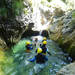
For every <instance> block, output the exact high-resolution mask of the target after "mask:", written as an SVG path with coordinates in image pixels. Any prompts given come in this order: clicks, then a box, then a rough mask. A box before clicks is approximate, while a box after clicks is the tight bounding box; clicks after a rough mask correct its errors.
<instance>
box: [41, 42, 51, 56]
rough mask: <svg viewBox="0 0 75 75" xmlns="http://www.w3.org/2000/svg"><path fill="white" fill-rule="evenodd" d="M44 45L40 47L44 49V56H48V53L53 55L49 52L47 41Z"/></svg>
mask: <svg viewBox="0 0 75 75" xmlns="http://www.w3.org/2000/svg"><path fill="white" fill-rule="evenodd" d="M42 43H43V44H42V45H41V46H40V47H41V48H42V54H44V55H46V53H48V54H49V55H51V53H50V52H49V51H48V48H47V47H46V45H47V41H43V42H42Z"/></svg>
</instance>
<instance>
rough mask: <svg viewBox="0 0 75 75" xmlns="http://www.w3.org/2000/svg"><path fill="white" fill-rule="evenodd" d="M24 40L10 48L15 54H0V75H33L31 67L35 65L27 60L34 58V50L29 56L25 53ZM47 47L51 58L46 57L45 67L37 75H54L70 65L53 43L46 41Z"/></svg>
mask: <svg viewBox="0 0 75 75" xmlns="http://www.w3.org/2000/svg"><path fill="white" fill-rule="evenodd" d="M26 40H27V39H23V40H21V41H19V43H18V44H16V45H15V46H14V47H13V48H12V50H17V51H16V52H15V53H12V52H8V51H7V52H2V51H1V52H0V75H34V72H33V67H34V65H35V64H36V63H35V62H33V63H32V62H29V61H27V60H28V59H30V58H32V57H34V55H35V50H32V52H31V53H29V54H28V53H25V41H26ZM47 47H48V49H49V51H50V52H51V56H49V55H47V56H48V62H47V66H46V67H45V68H44V69H43V70H42V71H41V72H39V73H38V75H56V73H57V72H58V71H59V70H60V69H61V68H62V67H63V66H65V65H67V64H69V63H70V61H68V60H67V59H66V57H65V55H66V54H65V53H63V52H62V50H61V48H59V46H58V45H57V44H56V43H55V42H53V41H52V40H48V44H47ZM18 49H19V50H18ZM13 52H14V51H13Z"/></svg>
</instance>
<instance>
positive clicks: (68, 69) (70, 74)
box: [56, 62, 75, 75]
mask: <svg viewBox="0 0 75 75" xmlns="http://www.w3.org/2000/svg"><path fill="white" fill-rule="evenodd" d="M74 66H75V62H74V63H71V64H69V65H67V66H64V67H63V68H62V69H61V70H60V71H59V72H58V73H57V74H56V75H75V67H74Z"/></svg>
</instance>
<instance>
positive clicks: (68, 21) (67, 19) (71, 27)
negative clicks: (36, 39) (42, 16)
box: [50, 11, 75, 59]
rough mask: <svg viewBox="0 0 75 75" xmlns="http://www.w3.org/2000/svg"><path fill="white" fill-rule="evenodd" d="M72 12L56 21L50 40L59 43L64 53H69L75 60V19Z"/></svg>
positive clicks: (51, 29)
mask: <svg viewBox="0 0 75 75" xmlns="http://www.w3.org/2000/svg"><path fill="white" fill-rule="evenodd" d="M74 12H75V11H71V12H69V13H67V14H66V15H65V16H63V17H61V18H58V19H56V20H55V21H54V22H53V25H52V26H51V28H50V38H51V39H52V40H55V41H56V42H58V43H59V45H60V47H62V48H63V49H64V52H68V53H69V54H70V56H71V57H72V58H73V59H75V54H74V53H75V50H74V49H75V40H74V39H75V17H74Z"/></svg>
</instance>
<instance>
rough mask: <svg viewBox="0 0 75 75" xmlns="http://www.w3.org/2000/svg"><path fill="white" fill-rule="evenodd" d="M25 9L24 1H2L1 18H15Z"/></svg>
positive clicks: (0, 1) (0, 2) (0, 7)
mask: <svg viewBox="0 0 75 75" xmlns="http://www.w3.org/2000/svg"><path fill="white" fill-rule="evenodd" d="M23 8H24V4H23V0H11V1H10V0H0V17H7V18H8V17H10V18H11V17H15V16H16V15H20V14H21V12H22V9H23Z"/></svg>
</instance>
